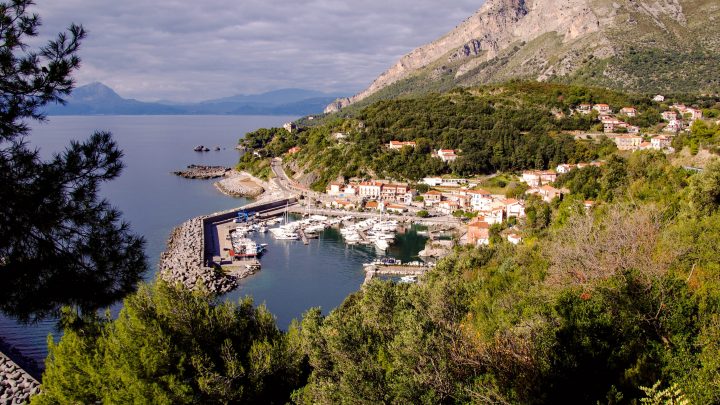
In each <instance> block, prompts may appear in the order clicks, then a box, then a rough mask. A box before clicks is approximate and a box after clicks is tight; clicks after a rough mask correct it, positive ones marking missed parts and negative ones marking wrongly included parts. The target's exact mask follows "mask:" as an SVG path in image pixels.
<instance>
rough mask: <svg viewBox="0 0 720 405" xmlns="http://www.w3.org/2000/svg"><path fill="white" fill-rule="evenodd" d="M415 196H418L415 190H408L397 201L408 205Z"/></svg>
mask: <svg viewBox="0 0 720 405" xmlns="http://www.w3.org/2000/svg"><path fill="white" fill-rule="evenodd" d="M416 195H418V193H417V190H415V189H410V190H408V191H406V192H405V194H403V195H402V196H401V197H400V198H399V200H400V201H402V203H403V204H405V205H410V204H412V203H413V198H415V196H416Z"/></svg>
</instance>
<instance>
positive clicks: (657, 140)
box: [650, 135, 672, 150]
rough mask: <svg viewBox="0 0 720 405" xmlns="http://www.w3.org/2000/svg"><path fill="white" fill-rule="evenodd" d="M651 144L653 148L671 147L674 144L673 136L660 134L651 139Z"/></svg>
mask: <svg viewBox="0 0 720 405" xmlns="http://www.w3.org/2000/svg"><path fill="white" fill-rule="evenodd" d="M650 144H651V145H652V148H653V149H657V150H663V149H665V148H667V147H670V145H671V144H672V138H671V137H669V136H666V135H658V136H656V137H653V138H652V139H650Z"/></svg>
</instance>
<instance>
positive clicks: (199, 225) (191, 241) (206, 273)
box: [160, 198, 296, 294]
mask: <svg viewBox="0 0 720 405" xmlns="http://www.w3.org/2000/svg"><path fill="white" fill-rule="evenodd" d="M295 202H296V200H295V199H294V198H289V199H288V198H284V199H280V200H275V201H270V202H259V203H254V204H248V205H245V206H243V207H240V208H235V209H232V210H227V211H223V212H218V213H214V214H211V215H205V216H200V217H196V218H193V219H191V220H189V221H186V222H184V223H182V224H181V225H180V226H178V227H176V228H175V229H174V230H173V231H172V233H171V235H170V239H169V240H168V245H167V249H166V250H165V252H163V253H162V254H161V255H160V276H161V277H162V278H163V280H165V281H167V282H169V283H180V284H182V285H183V286H185V287H186V288H188V289H191V290H194V289H197V288H201V286H204V288H206V289H207V290H208V291H210V292H213V293H216V294H222V293H226V292H228V291H231V290H233V289H235V288H236V287H237V284H238V281H239V280H240V279H242V278H244V277H247V276H248V275H250V274H252V273H253V272H254V270H253V269H250V268H248V269H247V270H243V271H240V272H238V271H235V272H232V273H226V272H224V271H223V269H222V267H221V265H220V263H216V262H214V260H213V258H214V257H216V256H219V254H220V251H219V250H220V241H219V239H218V232H217V226H216V225H217V224H220V223H227V222H229V221H232V220H233V219H234V218H236V217H237V214H238V212H240V211H241V210H245V211H255V212H257V213H258V214H263V213H265V212H270V211H275V210H277V209H279V208H280V207H286V206H288V205H291V204H295Z"/></svg>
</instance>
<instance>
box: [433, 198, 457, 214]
mask: <svg viewBox="0 0 720 405" xmlns="http://www.w3.org/2000/svg"><path fill="white" fill-rule="evenodd" d="M437 209H438V211H440V212H442V213H443V214H447V215H450V214H452V213H453V212H455V211H457V210H459V209H460V204H458V203H457V201H440V203H438V205H437Z"/></svg>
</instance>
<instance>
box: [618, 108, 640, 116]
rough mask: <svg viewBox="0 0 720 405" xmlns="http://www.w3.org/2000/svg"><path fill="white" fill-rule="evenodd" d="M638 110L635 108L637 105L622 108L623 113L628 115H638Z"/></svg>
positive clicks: (621, 112)
mask: <svg viewBox="0 0 720 405" xmlns="http://www.w3.org/2000/svg"><path fill="white" fill-rule="evenodd" d="M637 113H638V111H637V110H636V109H635V107H623V108H622V109H620V114H621V115H626V116H628V117H636V116H637Z"/></svg>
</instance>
